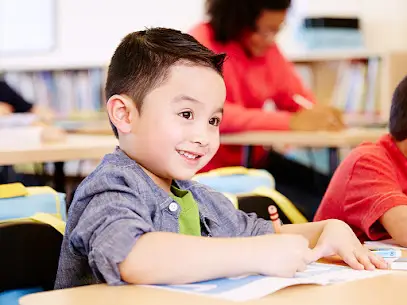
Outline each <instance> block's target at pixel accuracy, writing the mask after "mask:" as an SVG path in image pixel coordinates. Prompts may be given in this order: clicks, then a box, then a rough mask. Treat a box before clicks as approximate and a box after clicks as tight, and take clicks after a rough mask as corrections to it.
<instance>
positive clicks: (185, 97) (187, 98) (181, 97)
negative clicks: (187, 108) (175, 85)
mask: <svg viewBox="0 0 407 305" xmlns="http://www.w3.org/2000/svg"><path fill="white" fill-rule="evenodd" d="M181 101H190V102H193V103H196V104H203V102H201V101H200V100H197V99H195V98H193V97H191V96H189V95H184V94H182V95H178V96H176V97H175V98H174V99H173V100H172V102H173V103H178V102H181ZM217 112H220V113H221V114H223V107H219V108H218V109H216V110H215V112H214V113H217Z"/></svg>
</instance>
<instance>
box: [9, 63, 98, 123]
mask: <svg viewBox="0 0 407 305" xmlns="http://www.w3.org/2000/svg"><path fill="white" fill-rule="evenodd" d="M4 79H5V80H6V82H7V83H8V84H9V85H10V86H11V87H13V88H14V89H15V90H16V91H17V92H19V93H20V94H21V95H22V96H23V97H24V98H25V99H26V100H27V101H29V102H32V103H34V104H38V105H41V106H47V107H49V108H51V109H53V110H54V111H55V112H56V113H57V114H58V115H61V116H69V115H71V114H74V113H80V112H87V113H91V112H99V111H101V110H102V109H103V108H104V104H105V99H104V94H103V87H104V80H105V71H104V69H102V68H100V69H90V70H56V71H33V72H7V73H5V74H4Z"/></svg>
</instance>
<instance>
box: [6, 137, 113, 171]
mask: <svg viewBox="0 0 407 305" xmlns="http://www.w3.org/2000/svg"><path fill="white" fill-rule="evenodd" d="M116 145H118V141H117V139H116V138H115V137H114V136H96V135H75V134H72V135H67V137H66V139H65V140H64V141H61V142H55V143H40V142H38V143H35V142H34V143H33V142H28V143H27V141H24V139H22V140H21V142H19V143H15V144H13V145H12V146H7V147H4V146H2V147H0V165H11V164H18V163H30V162H56V161H70V160H86V159H98V160H100V159H101V158H102V157H103V156H104V155H105V154H107V153H110V152H112V151H113V150H114V148H115V146H116Z"/></svg>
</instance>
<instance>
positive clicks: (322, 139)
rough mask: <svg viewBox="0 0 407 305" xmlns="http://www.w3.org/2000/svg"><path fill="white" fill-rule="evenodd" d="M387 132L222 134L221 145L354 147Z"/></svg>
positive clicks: (347, 130) (374, 130) (375, 130)
mask: <svg viewBox="0 0 407 305" xmlns="http://www.w3.org/2000/svg"><path fill="white" fill-rule="evenodd" d="M386 132H387V129H385V128H350V129H346V130H344V131H339V132H333V131H317V132H305V131H258V132H245V133H236V134H223V135H222V136H221V143H222V144H230V145H262V146H274V145H290V146H296V147H313V148H324V147H336V148H342V147H354V146H357V145H358V144H360V143H361V142H363V141H371V142H375V141H376V140H378V139H379V138H380V137H381V136H382V135H383V134H385V133H386Z"/></svg>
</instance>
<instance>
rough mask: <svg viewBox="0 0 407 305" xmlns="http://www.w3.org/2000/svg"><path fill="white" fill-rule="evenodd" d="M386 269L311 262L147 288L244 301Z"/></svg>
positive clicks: (362, 276) (361, 276)
mask: <svg viewBox="0 0 407 305" xmlns="http://www.w3.org/2000/svg"><path fill="white" fill-rule="evenodd" d="M389 272H390V271H388V270H375V271H364V270H363V271H357V270H353V269H351V268H349V267H345V266H338V265H331V264H321V263H314V264H310V265H309V266H308V268H307V269H306V270H305V271H304V272H297V274H296V275H295V277H293V278H280V277H270V276H263V275H247V276H240V277H235V278H222V279H216V280H211V281H205V282H199V283H194V284H188V285H151V286H150V285H149V287H156V288H161V289H169V290H174V291H178V292H185V293H193V294H201V295H207V296H211V297H216V298H221V299H226V300H232V301H247V300H251V299H257V298H261V297H264V296H266V295H268V294H271V293H273V292H276V291H278V290H280V289H282V288H285V287H288V286H294V285H300V284H316V285H330V284H335V283H341V282H348V281H354V280H360V279H364V278H370V277H375V276H381V275H384V274H388V273H389Z"/></svg>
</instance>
